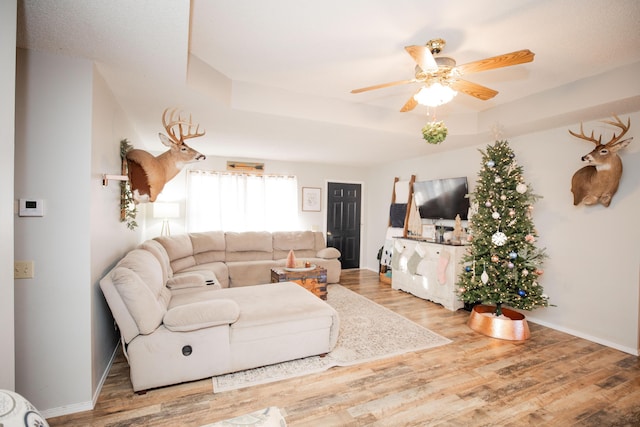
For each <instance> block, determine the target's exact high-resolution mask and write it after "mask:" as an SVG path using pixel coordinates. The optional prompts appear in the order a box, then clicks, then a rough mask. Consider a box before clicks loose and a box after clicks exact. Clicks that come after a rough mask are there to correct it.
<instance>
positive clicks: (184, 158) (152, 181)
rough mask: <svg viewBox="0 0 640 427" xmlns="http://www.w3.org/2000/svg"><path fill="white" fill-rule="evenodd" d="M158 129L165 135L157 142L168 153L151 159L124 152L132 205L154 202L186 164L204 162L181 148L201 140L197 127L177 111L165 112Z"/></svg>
mask: <svg viewBox="0 0 640 427" xmlns="http://www.w3.org/2000/svg"><path fill="white" fill-rule="evenodd" d="M162 125H163V126H164V129H165V131H166V132H167V135H164V134H162V133H159V134H158V135H159V136H160V141H162V143H163V144H164V145H165V146H167V147H169V150H168V151H165V152H164V153H162V154H160V155H159V156H154V155H153V154H150V153H148V152H147V151H144V150H138V149H133V150H130V151H129V152H127V155H126V158H127V166H128V175H129V181H130V182H131V190H132V191H133V198H134V200H135V202H136V203H144V202H154V201H155V200H156V198H157V197H158V195H159V194H160V193H161V192H162V189H163V188H164V186H165V184H166V183H167V182H169V181H170V180H171V179H173V177H175V176H176V175H177V174H178V173H179V172H180V171H181V170H182V168H183V167H184V165H186V164H187V163H193V162H197V161H199V160H204V159H205V158H206V157H205V155H204V154H202V153H199V152H198V151H196V150H194V149H193V148H191V147H189V146H188V145H187V144H185V140H186V139H190V138H197V137H200V136H203V135H204V134H205V131H204V130H202V131H200V126H199V125H196V124H194V123H193V121H192V119H191V116H189V119H188V120H187V119H186V118H184V117H183V116H182V115H181V113H180V111H178V109H176V108H173V109H169V108H167V109H165V110H164V112H163V113H162Z"/></svg>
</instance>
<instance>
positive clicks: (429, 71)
mask: <svg viewBox="0 0 640 427" xmlns="http://www.w3.org/2000/svg"><path fill="white" fill-rule="evenodd" d="M445 44H446V42H445V41H444V40H443V39H433V40H429V41H428V42H427V44H426V45H424V46H406V47H405V50H406V51H407V52H408V53H409V55H411V57H412V58H413V59H414V60H415V61H416V64H417V65H416V68H415V77H414V78H413V79H408V80H399V81H395V82H389V83H381V84H377V85H374V86H368V87H363V88H360V89H354V90H352V91H351V93H361V92H366V91H369V90H375V89H382V88H386V87H390V86H398V85H403V84H408V83H423V85H421V86H420V88H419V89H418V90H417V91H416V93H415V94H414V95H413V96H411V98H409V100H408V101H407V102H406V103H405V104H404V106H403V107H402V108H401V109H400V111H402V112H406V111H411V110H413V109H414V108H415V107H416V105H418V103H419V101H418V100H417V99H416V97H418V98H419V95H418V94H419V93H420V91H421V90H422V89H423V88H429V87H433V86H436V85H438V84H439V85H440V86H441V87H444V88H445V90H447V89H446V88H450V89H452V91H450V92H451V93H452V94H455V92H463V93H466V94H467V95H471V96H473V97H476V98H478V99H481V100H483V101H486V100H487V99H491V98H493V97H494V96H496V95H497V94H498V91H496V90H493V89H490V88H488V87H485V86H482V85H479V84H477V83H472V82H470V81H467V80H463V79H461V78H460V77H461V76H463V75H465V74H470V73H478V72H480V71H488V70H493V69H495V68H502V67H510V66H512V65H518V64H524V63H526V62H531V61H533V57H534V53H533V52H531V51H530V50H529V49H523V50H518V51H515V52H511V53H505V54H504V55H498V56H494V57H491V58H486V59H482V60H479V61H474V62H469V63H467V64H463V65H456V61H455V60H454V59H453V58H449V57H446V56H434V55H435V54H438V53H440V52H441V51H442V48H443V47H444V45H445ZM451 96H453V95H451ZM449 99H450V98H449ZM445 102H448V101H445ZM442 103H444V102H442Z"/></svg>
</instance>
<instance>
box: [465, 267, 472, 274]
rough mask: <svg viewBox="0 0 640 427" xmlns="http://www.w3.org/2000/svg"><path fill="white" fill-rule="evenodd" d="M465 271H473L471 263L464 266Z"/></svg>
mask: <svg viewBox="0 0 640 427" xmlns="http://www.w3.org/2000/svg"><path fill="white" fill-rule="evenodd" d="M464 271H466V272H467V273H469V272H470V271H471V266H470V265H467V266H466V267H465V268H464Z"/></svg>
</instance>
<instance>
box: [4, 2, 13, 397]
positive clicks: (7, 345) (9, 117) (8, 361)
mask: <svg viewBox="0 0 640 427" xmlns="http://www.w3.org/2000/svg"><path fill="white" fill-rule="evenodd" d="M15 58H16V1H15V0H7V1H2V2H0V93H1V94H2V97H0V194H1V195H2V196H0V206H1V208H0V241H2V242H5V243H4V244H2V245H0V325H1V326H0V343H2V345H0V366H2V369H0V389H5V390H14V389H15V369H14V367H15V354H14V349H15V345H14V339H15V336H14V320H13V314H14V308H13V296H14V290H13V260H14V258H13V247H12V246H11V245H10V244H7V242H13V234H14V232H13V169H14V167H13V153H14V147H13V139H14V117H15V97H14V94H15V81H16V80H15V63H16V59H15Z"/></svg>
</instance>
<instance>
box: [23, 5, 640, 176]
mask: <svg viewBox="0 0 640 427" xmlns="http://www.w3.org/2000/svg"><path fill="white" fill-rule="evenodd" d="M639 25H640V2H638V1H637V0H617V1H605V0H563V1H557V0H530V1H504V0H466V1H462V0H459V1H446V2H444V1H431V0H396V1H394V2H390V1H388V0H352V1H344V0H323V1H297V0H270V1H258V0H245V1H231V0H193V1H191V2H189V1H188V0H137V1H130V0H109V1H106V0H24V1H21V2H19V22H18V46H19V47H23V48H28V49H36V50H41V51H48V52H53V53H57V54H62V55H69V56H74V57H83V58H88V59H91V60H93V61H95V62H96V64H97V66H98V69H99V70H100V73H101V74H102V75H103V76H104V78H105V80H106V81H107V83H108V84H109V86H110V87H111V89H112V91H113V92H114V94H115V96H116V97H117V99H118V101H119V102H120V104H121V105H122V107H123V108H124V109H125V111H126V112H127V114H128V116H129V117H130V119H131V121H132V123H133V124H134V125H135V128H136V130H137V135H136V137H135V138H131V139H132V141H133V142H134V145H137V146H143V147H145V148H147V149H149V150H162V146H161V145H160V143H159V142H158V140H157V133H158V131H160V130H161V129H162V128H161V126H160V114H161V112H162V110H163V109H164V108H165V107H168V106H179V107H181V108H184V109H185V110H187V111H189V112H191V113H192V114H193V117H194V120H197V121H199V122H200V123H201V124H202V125H203V126H204V127H205V128H206V130H207V134H206V136H205V137H203V138H201V139H200V140H194V141H193V143H192V145H193V146H194V147H196V148H197V149H199V150H200V151H202V152H204V153H205V154H208V155H217V156H226V157H234V158H243V157H244V158H254V159H265V160H266V159H281V160H291V161H309V160H313V161H317V162H333V163H343V164H353V165H369V164H375V163H379V162H381V161H383V160H385V159H399V158H403V157H415V156H419V155H428V154H429V153H432V152H437V151H439V150H446V149H455V148H458V147H462V146H465V145H470V144H475V143H479V142H480V143H481V142H485V141H484V140H481V141H478V138H479V136H480V135H485V136H488V135H489V134H490V133H491V132H492V131H494V130H495V129H498V128H499V129H501V130H502V131H503V132H504V133H505V134H506V135H504V136H506V137H509V136H515V135H517V134H518V132H526V131H529V132H530V131H531V130H533V129H536V128H539V127H540V126H548V127H552V126H561V125H564V124H565V123H573V122H575V121H576V120H589V119H593V118H600V117H603V116H607V115H609V114H611V113H612V112H617V113H624V112H628V111H637V110H639V109H640V88H639V85H640V83H639V81H640V79H633V80H630V81H629V82H628V85H629V91H628V93H622V94H620V95H618V96H616V97H614V99H605V98H606V97H602V95H601V93H602V91H603V90H607V88H602V87H598V85H597V84H596V83H597V82H598V81H599V80H598V78H597V76H599V75H602V74H603V73H614V72H616V70H624V69H628V67H634V66H637V64H639V63H640V31H638V27H639ZM436 37H441V38H444V39H445V40H446V41H447V45H446V46H445V48H444V50H443V52H442V55H445V56H450V57H453V58H454V59H455V60H456V61H457V63H458V64H464V63H466V62H471V61H475V60H479V59H483V58H486V57H491V56H495V55H499V54H503V53H507V52H512V51H515V50H519V49H530V50H531V51H533V52H534V53H535V54H536V56H535V60H534V61H533V62H532V63H528V64H523V65H518V66H514V67H508V68H504V69H499V70H492V71H486V72H482V73H475V74H471V75H468V76H465V78H466V79H467V80H470V81H473V82H476V83H479V84H482V85H485V86H488V87H490V88H492V89H495V90H497V91H499V94H498V95H497V96H496V97H495V98H494V99H492V100H489V101H480V100H477V99H474V98H472V97H470V96H467V95H464V94H459V95H458V96H457V97H456V98H455V99H454V101H453V102H451V103H450V104H448V105H446V106H443V107H439V108H438V109H437V110H436V112H435V113H436V115H437V118H438V119H443V120H444V121H445V123H447V125H448V126H449V130H450V136H449V137H448V138H447V140H446V141H445V142H444V143H443V144H442V145H440V146H429V145H428V144H425V143H424V141H422V139H421V136H420V129H421V127H422V125H423V124H424V123H425V122H426V121H427V120H428V115H427V114H428V113H433V111H427V109H426V108H425V107H422V106H418V107H417V108H416V109H415V110H414V111H412V112H410V113H400V112H399V110H400V108H401V107H402V105H403V104H404V103H405V102H406V101H407V99H408V98H409V97H410V96H411V95H412V94H413V92H414V91H415V90H416V87H415V86H411V85H405V86H397V87H391V88H386V89H380V90H377V91H370V92H366V93H361V94H357V95H354V94H351V93H350V90H351V89H354V88H359V87H364V86H370V85H373V84H377V83H384V82H389V81H396V80H403V79H410V78H412V77H413V67H414V65H415V63H414V62H413V60H412V59H411V57H410V56H409V55H408V54H407V53H406V52H405V51H404V46H406V45H411V44H424V43H426V42H427V41H428V40H429V39H432V38H436ZM621 75H622V76H623V77H624V76H626V75H627V74H625V73H621ZM591 81H592V82H594V85H593V87H590V86H589V82H591ZM572 89H573V90H574V92H578V91H579V92H580V96H586V97H587V98H589V95H590V93H591V92H590V91H593V97H594V98H602V99H603V102H602V105H601V106H598V105H597V104H596V105H587V104H588V103H585V105H584V106H580V105H577V106H576V105H572V104H571V102H568V101H567V99H566V95H564V94H569V95H568V96H571V93H572ZM585 93H586V95H585ZM557 94H563V95H562V101H563V103H564V104H566V106H564V105H563V106H562V108H563V110H559V111H557V112H555V114H554V119H550V118H549V117H546V118H545V116H544V114H542V113H541V112H539V111H538V112H535V113H534V114H532V113H531V108H532V107H531V106H532V105H537V106H540V105H544V104H545V102H552V101H549V99H553V98H552V97H553V96H556V95H557ZM558 96H561V95H558ZM550 97H551V98H550ZM558 104H560V103H558ZM574 104H575V103H574ZM559 108H560V107H559ZM537 109H538V110H540V108H537ZM612 109H614V111H612ZM621 110H627V111H621ZM527 117H529V118H527ZM572 121H573V122H572Z"/></svg>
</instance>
